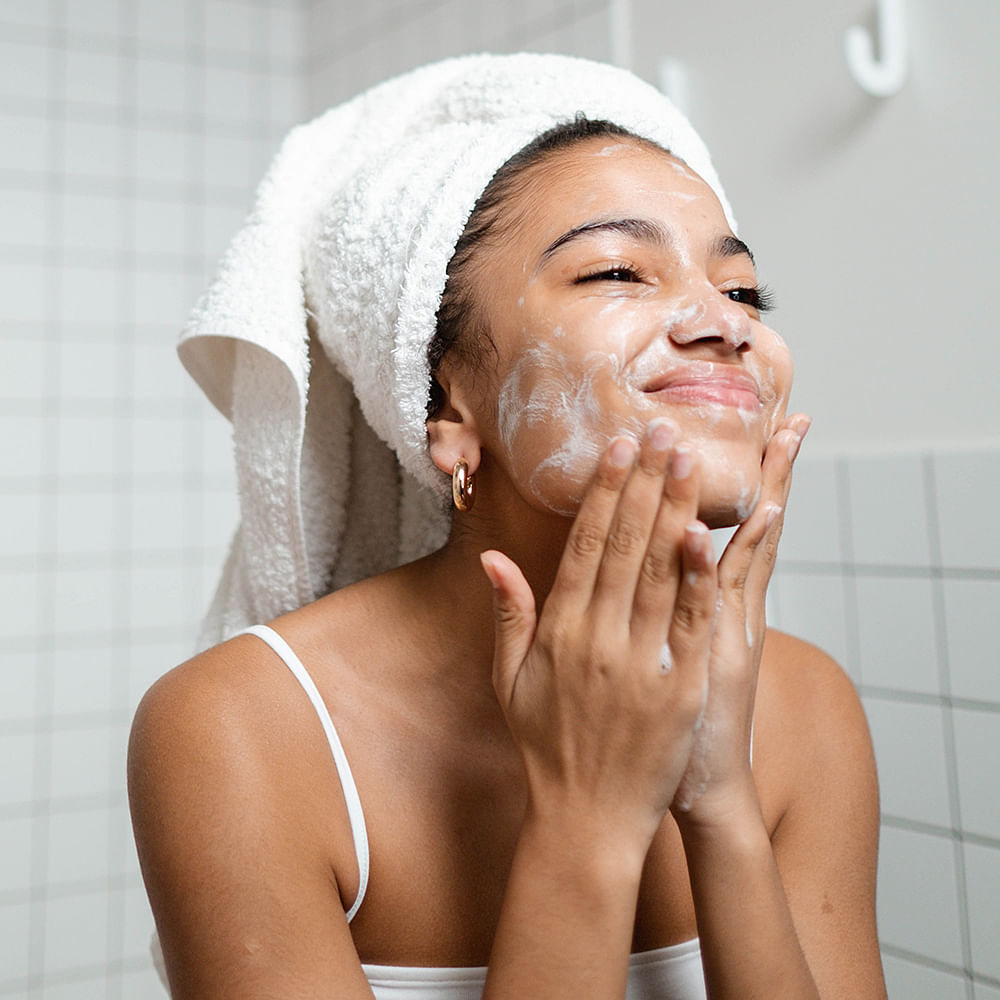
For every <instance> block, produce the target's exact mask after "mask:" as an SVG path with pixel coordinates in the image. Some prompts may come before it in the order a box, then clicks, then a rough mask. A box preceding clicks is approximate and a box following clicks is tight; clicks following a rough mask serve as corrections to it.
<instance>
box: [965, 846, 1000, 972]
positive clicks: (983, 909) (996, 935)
mask: <svg viewBox="0 0 1000 1000" xmlns="http://www.w3.org/2000/svg"><path fill="white" fill-rule="evenodd" d="M965 863H966V866H967V869H968V875H969V879H968V881H969V889H968V892H969V925H970V936H971V939H972V967H973V969H974V970H975V971H976V972H977V973H979V974H981V975H984V976H990V977H991V978H992V979H994V980H1000V948H998V947H997V942H998V941H1000V907H998V906H997V900H998V899H1000V843H998V844H997V845H996V846H993V847H986V846H983V845H980V844H967V845H966V848H965Z"/></svg>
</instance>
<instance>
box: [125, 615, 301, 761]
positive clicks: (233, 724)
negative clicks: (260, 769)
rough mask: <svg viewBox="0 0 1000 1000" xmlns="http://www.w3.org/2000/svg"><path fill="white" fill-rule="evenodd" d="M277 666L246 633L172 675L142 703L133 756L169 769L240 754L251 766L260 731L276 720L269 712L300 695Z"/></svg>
mask: <svg viewBox="0 0 1000 1000" xmlns="http://www.w3.org/2000/svg"><path fill="white" fill-rule="evenodd" d="M275 663H276V660H275V655H274V653H273V652H272V651H271V650H270V649H269V648H268V647H267V646H266V645H265V644H264V643H263V642H261V641H260V640H259V639H257V638H254V637H253V636H249V635H246V636H237V637H236V638H234V639H230V640H229V641H228V642H224V643H222V644H221V645H218V646H215V647H213V648H212V649H209V650H206V651H205V652H203V653H200V654H199V655H198V656H195V657H194V658H192V659H191V660H188V661H187V662H185V663H182V664H181V665H180V666H178V667H175V668H174V669H173V670H170V671H169V672H168V673H166V674H164V675H163V676H162V677H161V678H160V679H159V680H157V681H156V683H154V684H153V686H152V687H151V688H150V689H149V690H148V691H147V692H146V694H145V695H144V696H143V698H142V700H141V701H140V703H139V707H138V709H137V710H136V714H135V719H134V721H133V724H132V734H131V741H130V758H135V759H138V757H141V761H142V762H143V763H146V764H153V763H155V764H156V765H158V767H159V768H169V767H171V766H174V765H179V764H181V763H183V761H184V760H185V759H186V758H188V757H192V756H193V757H196V758H200V757H203V756H204V757H206V758H207V757H210V756H211V757H219V758H226V757H228V756H229V755H230V754H231V753H232V752H233V751H235V750H237V749H238V750H239V751H240V752H239V753H238V754H237V757H238V758H239V761H240V762H242V763H245V764H249V763H250V761H251V759H252V757H253V756H254V751H255V749H256V745H257V744H258V743H259V742H260V740H259V739H256V738H254V733H256V734H258V735H259V734H260V726H261V724H264V725H265V726H266V724H267V722H268V719H269V718H271V716H272V713H271V712H269V711H268V706H271V707H273V706H274V703H275V701H279V702H280V701H283V700H287V701H289V702H291V698H290V697H289V695H290V694H292V693H294V692H293V691H292V690H291V688H290V686H289V685H288V683H287V678H285V677H282V676H281V672H280V670H279V669H277V668H276V666H275ZM278 667H280V664H278ZM209 751H211V753H209ZM229 763H237V761H235V760H233V761H229Z"/></svg>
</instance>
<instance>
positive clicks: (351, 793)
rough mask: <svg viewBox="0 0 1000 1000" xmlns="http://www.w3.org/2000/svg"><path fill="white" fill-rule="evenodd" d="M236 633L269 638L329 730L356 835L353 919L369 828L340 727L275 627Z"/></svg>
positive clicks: (362, 887) (363, 882)
mask: <svg viewBox="0 0 1000 1000" xmlns="http://www.w3.org/2000/svg"><path fill="white" fill-rule="evenodd" d="M237 634H239V635H247V634H248V635H255V636H257V638H258V639H262V640H263V641H264V642H266V643H267V644H268V645H269V646H270V647H271V649H273V650H274V652H275V653H277V655H278V656H279V657H280V658H281V659H282V660H283V661H284V663H285V666H286V667H288V669H289V670H290V671H291V672H292V673H293V674H294V675H295V678H296V680H297V681H298V682H299V683H300V684H301V685H302V687H303V689H304V690H305V692H306V694H307V695H309V700H310V701H311V702H312V704H313V708H314V709H316V714H317V715H318V716H319V719H320V722H321V723H322V724H323V731H324V732H325V733H326V738H327V741H328V742H329V744H330V750H331V751H332V753H333V760H334V763H335V764H336V765H337V773H338V774H339V775H340V784H341V787H342V788H343V790H344V799H345V801H346V802H347V816H348V819H349V820H350V823H351V835H352V837H353V838H354V853H355V854H356V855H357V858H358V874H359V881H358V895H357V897H356V898H355V900H354V903H353V904H352V905H351V908H350V909H349V910H348V911H347V921H348V923H350V921H351V920H353V919H354V915H355V914H356V913H357V912H358V908H359V907H360V906H361V903H362V901H363V900H364V898H365V891H366V890H367V888H368V869H369V855H368V831H367V829H366V827H365V815H364V812H363V811H362V809H361V799H360V797H359V796H358V789H357V786H356V785H355V784H354V775H353V774H352V773H351V767H350V765H349V764H348V763H347V756H346V754H345V753H344V747H343V745H342V744H341V742H340V737H339V736H338V735H337V729H336V727H335V726H334V724H333V719H331V718H330V713H329V712H328V711H327V708H326V705H325V704H324V702H323V699H322V698H321V697H320V693H319V691H318V690H317V689H316V685H315V684H314V683H313V679H312V678H311V677H310V676H309V672H308V671H307V670H306V668H305V667H304V666H303V665H302V661H301V660H300V659H299V658H298V657H297V656H296V655H295V653H294V652H293V651H292V648H291V646H289V645H288V643H287V642H285V640H284V639H282V638H281V636H280V635H278V633H277V632H275V631H274V629H273V628H270V627H269V626H267V625H253V626H251V627H250V628H248V629H244V630H243V631H242V632H239V633H237Z"/></svg>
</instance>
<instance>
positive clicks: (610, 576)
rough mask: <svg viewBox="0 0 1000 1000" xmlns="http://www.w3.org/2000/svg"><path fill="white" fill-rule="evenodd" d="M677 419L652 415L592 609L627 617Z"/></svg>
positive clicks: (615, 520)
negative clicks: (653, 416)
mask: <svg viewBox="0 0 1000 1000" xmlns="http://www.w3.org/2000/svg"><path fill="white" fill-rule="evenodd" d="M676 436H677V425H676V424H675V423H674V422H673V421H671V420H667V419H664V418H658V419H656V420H652V421H650V423H649V426H648V427H647V429H646V434H645V436H644V438H643V441H642V446H641V448H640V450H639V456H638V461H637V462H636V466H635V469H634V470H633V471H632V474H631V476H630V477H629V480H628V482H627V483H626V484H625V488H624V489H623V490H622V494H621V498H620V500H619V502H618V506H617V507H616V509H615V513H614V517H613V518H612V521H611V525H610V527H609V529H608V539H607V543H606V545H605V547H604V555H603V557H602V559H601V565H600V568H599V570H598V574H597V579H596V581H595V583H594V597H593V602H592V607H593V610H594V611H596V612H598V613H602V612H603V613H609V614H612V615H614V616H616V619H617V620H618V621H623V622H627V621H629V619H630V617H631V614H632V602H633V598H634V595H635V591H636V585H637V583H638V581H639V578H640V574H641V573H642V569H643V564H644V560H645V558H646V553H647V548H648V545H649V541H650V537H651V535H652V533H653V529H654V525H655V523H656V519H657V515H658V512H659V510H660V507H661V505H662V503H663V498H664V477H665V476H666V475H667V465H668V462H669V461H670V459H671V454H672V452H671V448H672V446H673V443H674V440H675V438H676Z"/></svg>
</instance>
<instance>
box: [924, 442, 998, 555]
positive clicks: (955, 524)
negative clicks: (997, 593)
mask: <svg viewBox="0 0 1000 1000" xmlns="http://www.w3.org/2000/svg"><path fill="white" fill-rule="evenodd" d="M934 482H935V486H936V489H937V503H938V509H939V517H940V522H941V529H940V530H941V558H942V560H943V562H944V563H945V564H946V565H948V566H957V567H965V568H979V569H985V570H996V568H997V567H998V566H1000V531H996V530H984V529H986V528H988V527H989V528H994V529H995V524H991V523H990V521H989V519H990V518H991V517H992V516H993V510H994V508H995V506H996V498H997V497H998V496H1000V451H998V450H991V451H969V452H959V453H952V454H944V455H939V456H937V458H936V459H935V476H934Z"/></svg>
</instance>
